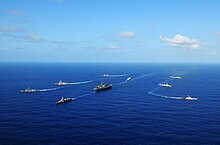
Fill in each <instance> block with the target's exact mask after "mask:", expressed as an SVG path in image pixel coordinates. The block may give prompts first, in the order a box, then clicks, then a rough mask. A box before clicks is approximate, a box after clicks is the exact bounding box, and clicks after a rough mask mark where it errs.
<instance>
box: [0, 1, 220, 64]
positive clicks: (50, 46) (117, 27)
mask: <svg viewBox="0 0 220 145" xmlns="http://www.w3.org/2000/svg"><path fill="white" fill-rule="evenodd" d="M0 62H122V63H124V62H128V63H130V62H132V63H138V62H141V63H145V62H146V63H220V1H219V0H175V1H174V0H0Z"/></svg>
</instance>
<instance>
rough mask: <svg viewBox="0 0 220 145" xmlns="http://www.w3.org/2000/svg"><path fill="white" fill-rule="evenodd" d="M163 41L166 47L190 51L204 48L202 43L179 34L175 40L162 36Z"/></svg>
mask: <svg viewBox="0 0 220 145" xmlns="http://www.w3.org/2000/svg"><path fill="white" fill-rule="evenodd" d="M159 38H160V40H161V41H163V42H165V44H166V45H168V46H171V47H184V48H189V49H198V48H201V47H202V45H203V44H202V43H201V42H199V41H198V40H196V39H191V38H188V37H186V36H183V35H180V34H177V35H175V36H174V37H173V38H167V37H163V36H160V37H159Z"/></svg>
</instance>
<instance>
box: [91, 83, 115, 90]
mask: <svg viewBox="0 0 220 145" xmlns="http://www.w3.org/2000/svg"><path fill="white" fill-rule="evenodd" d="M108 89H112V84H103V83H101V84H100V85H98V86H96V87H95V88H93V90H95V91H96V92H100V91H104V90H108Z"/></svg>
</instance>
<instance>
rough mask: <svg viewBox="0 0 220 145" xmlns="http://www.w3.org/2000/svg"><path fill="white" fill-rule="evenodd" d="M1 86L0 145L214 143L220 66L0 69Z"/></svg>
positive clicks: (219, 134) (218, 138)
mask: <svg viewBox="0 0 220 145" xmlns="http://www.w3.org/2000/svg"><path fill="white" fill-rule="evenodd" d="M103 74H109V75H108V76H105V77H104V76H102V75H103ZM173 75H174V76H175V75H180V76H181V79H172V78H170V77H169V76H173ZM128 77H131V80H128V81H126V80H127V78H128ZM60 80H63V81H66V82H71V83H72V84H71V85H68V86H64V87H60V86H55V85H54V83H56V82H59V81H60ZM0 82H1V83H0V114H1V117H0V144H1V145H13V144H18V145H19V144H28V145H31V144H33V145H39V144H40V145H41V144H45V145H47V144H48V145H64V144H76V145H88V144H113V145H122V144H126V145H130V144H131V145H176V144H178V145H219V144H220V65H219V64H156V63H155V64H144V63H143V64H135V63H133V64H129V63H127V64H117V63H115V64H111V63H107V64H104V63H0ZM101 82H104V83H111V84H113V88H112V89H111V90H107V91H102V92H98V93H95V92H94V91H93V88H94V87H95V86H97V85H99V84H100V83H101ZM162 82H164V83H169V84H171V85H172V87H171V88H167V87H159V86H158V84H159V83H162ZM27 87H31V88H34V89H39V90H40V92H35V93H21V92H20V90H22V89H25V88H27ZM187 95H190V96H192V97H195V98H198V100H196V101H189V100H183V99H181V98H183V97H185V96H187ZM61 97H69V98H75V100H73V101H71V102H68V103H64V104H60V105H56V102H57V101H58V100H59V99H60V98H61Z"/></svg>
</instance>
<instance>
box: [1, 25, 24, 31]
mask: <svg viewBox="0 0 220 145" xmlns="http://www.w3.org/2000/svg"><path fill="white" fill-rule="evenodd" d="M24 31H25V30H24V29H21V28H18V27H16V26H0V32H24Z"/></svg>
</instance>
